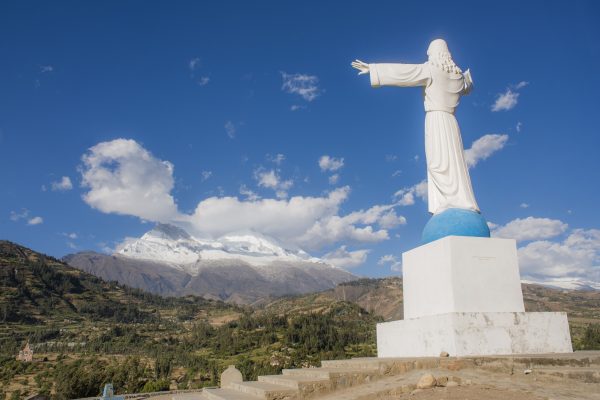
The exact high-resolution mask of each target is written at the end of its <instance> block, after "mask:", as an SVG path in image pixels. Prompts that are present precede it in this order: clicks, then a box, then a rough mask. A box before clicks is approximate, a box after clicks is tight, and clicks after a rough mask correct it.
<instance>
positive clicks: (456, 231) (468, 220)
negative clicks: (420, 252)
mask: <svg viewBox="0 0 600 400" xmlns="http://www.w3.org/2000/svg"><path fill="white" fill-rule="evenodd" d="M446 236H475V237H490V228H489V227H488V225H487V222H486V221H485V218H483V216H482V215H481V214H480V213H478V212H475V211H470V210H463V209H460V208H450V209H448V210H446V211H444V212H442V213H440V214H436V215H434V216H433V217H431V219H430V220H429V221H428V222H427V224H426V225H425V229H423V235H422V236H421V242H422V243H423V244H427V243H429V242H433V241H434V240H438V239H441V238H443V237H446Z"/></svg>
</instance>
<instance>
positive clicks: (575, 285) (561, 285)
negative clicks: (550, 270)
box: [521, 277, 600, 290]
mask: <svg viewBox="0 0 600 400" xmlns="http://www.w3.org/2000/svg"><path fill="white" fill-rule="evenodd" d="M521 282H522V283H529V284H536V285H543V286H548V287H552V288H555V289H565V290H600V283H598V282H594V281H589V280H585V279H581V278H568V277H565V278H555V279H546V280H536V279H521Z"/></svg>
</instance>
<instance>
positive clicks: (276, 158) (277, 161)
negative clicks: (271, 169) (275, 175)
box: [266, 153, 285, 165]
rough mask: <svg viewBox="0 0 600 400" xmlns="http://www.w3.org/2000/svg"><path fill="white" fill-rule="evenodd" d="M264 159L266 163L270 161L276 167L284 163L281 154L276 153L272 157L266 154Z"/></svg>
mask: <svg viewBox="0 0 600 400" xmlns="http://www.w3.org/2000/svg"><path fill="white" fill-rule="evenodd" d="M266 158H267V161H270V162H272V163H274V164H277V165H281V163H282V162H284V161H285V155H284V154H281V153H277V154H275V155H274V156H273V155H271V154H267V156H266Z"/></svg>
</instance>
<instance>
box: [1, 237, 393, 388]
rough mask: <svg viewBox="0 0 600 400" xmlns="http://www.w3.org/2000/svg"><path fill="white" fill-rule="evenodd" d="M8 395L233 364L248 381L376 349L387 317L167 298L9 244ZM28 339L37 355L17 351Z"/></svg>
mask: <svg viewBox="0 0 600 400" xmlns="http://www.w3.org/2000/svg"><path fill="white" fill-rule="evenodd" d="M0 310H2V314H1V315H0V387H1V388H2V389H0V398H1V397H2V396H8V395H9V394H10V396H11V398H13V396H14V398H16V396H18V395H20V396H24V395H29V394H32V393H37V392H43V393H47V394H50V395H52V396H53V397H54V398H56V399H68V398H74V397H85V396H93V395H96V394H98V393H99V392H100V389H101V387H102V386H103V385H104V383H107V382H112V383H113V384H114V385H115V388H116V390H117V392H118V393H134V392H140V391H152V390H157V389H165V388H169V387H171V388H196V387H202V386H207V385H209V386H212V385H216V384H218V376H219V374H220V372H221V371H222V370H223V369H224V368H225V367H226V366H227V365H229V364H236V365H237V366H238V368H240V370H242V372H243V374H244V375H245V377H246V378H247V379H253V378H255V377H256V376H257V375H258V374H265V373H277V372H279V371H280V370H281V369H282V368H288V367H299V366H306V365H318V364H319V362H320V360H321V359H323V358H327V359H332V358H346V357H351V356H370V355H374V354H375V338H374V326H375V324H376V322H378V321H380V320H381V318H380V317H376V316H374V315H373V314H370V313H368V312H366V311H364V310H363V309H362V308H361V307H359V306H358V305H356V304H353V303H350V302H344V301H337V300H332V301H329V302H328V303H327V304H326V305H318V306H315V307H312V308H311V307H304V308H303V310H302V311H301V312H300V311H297V310H295V308H294V307H287V308H286V307H280V308H279V309H277V310H275V309H269V308H266V309H261V310H255V309H251V308H241V307H235V306H231V305H227V304H225V303H222V302H216V301H209V300H204V299H201V298H197V297H186V298H161V297H159V296H156V295H150V294H147V293H144V292H142V291H139V290H134V289H130V288H127V287H122V286H120V285H118V284H116V283H114V282H104V281H102V280H100V279H98V278H96V277H94V276H92V275H89V274H87V273H85V272H82V271H79V270H76V269H74V268H71V267H69V266H68V265H66V264H64V263H62V262H61V261H59V260H56V259H54V258H52V257H48V256H44V255H42V254H39V253H36V252H34V251H32V250H29V249H27V248H24V247H22V246H19V245H16V244H14V243H10V242H6V241H2V242H0ZM27 341H28V342H29V343H30V344H31V345H32V347H33V348H34V350H35V356H34V360H35V362H33V363H24V362H19V361H16V360H15V359H14V357H15V354H17V353H18V350H19V349H20V348H21V347H22V346H23V345H24V343H25V342H27Z"/></svg>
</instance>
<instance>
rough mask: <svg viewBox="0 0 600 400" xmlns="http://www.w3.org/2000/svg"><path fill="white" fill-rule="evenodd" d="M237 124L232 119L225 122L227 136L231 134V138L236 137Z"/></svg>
mask: <svg viewBox="0 0 600 400" xmlns="http://www.w3.org/2000/svg"><path fill="white" fill-rule="evenodd" d="M235 132H236V129H235V125H234V123H233V122H231V121H227V122H225V133H227V136H229V139H233V138H235Z"/></svg>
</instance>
